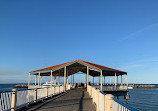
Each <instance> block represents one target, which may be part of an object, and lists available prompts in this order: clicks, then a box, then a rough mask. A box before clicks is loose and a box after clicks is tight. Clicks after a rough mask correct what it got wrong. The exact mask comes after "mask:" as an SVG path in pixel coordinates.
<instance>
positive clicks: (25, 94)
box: [0, 85, 72, 111]
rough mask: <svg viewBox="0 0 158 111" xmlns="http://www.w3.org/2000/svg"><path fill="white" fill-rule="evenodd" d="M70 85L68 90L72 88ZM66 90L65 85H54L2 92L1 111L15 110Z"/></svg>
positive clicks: (0, 97)
mask: <svg viewBox="0 0 158 111" xmlns="http://www.w3.org/2000/svg"><path fill="white" fill-rule="evenodd" d="M71 87H72V85H69V86H68V87H67V89H66V90H70V88H71ZM64 91H65V87H64V86H54V87H45V88H36V89H23V90H16V89H13V90H12V91H4V92H0V111H7V110H11V111H15V110H17V109H19V108H22V107H24V106H27V105H28V104H31V103H36V102H38V101H40V100H43V99H46V98H48V97H51V96H54V95H57V94H60V93H62V92H64Z"/></svg>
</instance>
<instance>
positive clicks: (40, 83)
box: [40, 76, 42, 87]
mask: <svg viewBox="0 0 158 111" xmlns="http://www.w3.org/2000/svg"><path fill="white" fill-rule="evenodd" d="M40 87H42V76H41V80H40Z"/></svg>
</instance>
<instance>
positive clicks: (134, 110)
mask: <svg viewBox="0 0 158 111" xmlns="http://www.w3.org/2000/svg"><path fill="white" fill-rule="evenodd" d="M113 100H114V101H115V102H117V103H118V104H120V105H122V106H124V107H125V108H127V109H128V110H130V111H139V110H138V109H135V108H133V107H131V106H130V105H128V104H125V103H123V102H121V101H119V100H118V99H116V98H113Z"/></svg>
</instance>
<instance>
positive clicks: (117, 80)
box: [117, 76, 118, 85]
mask: <svg viewBox="0 0 158 111" xmlns="http://www.w3.org/2000/svg"><path fill="white" fill-rule="evenodd" d="M117 85H118V76H117Z"/></svg>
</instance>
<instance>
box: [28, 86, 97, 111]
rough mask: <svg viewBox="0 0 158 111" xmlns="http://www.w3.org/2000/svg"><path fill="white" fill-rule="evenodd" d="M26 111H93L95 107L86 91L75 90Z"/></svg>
mask: <svg viewBox="0 0 158 111" xmlns="http://www.w3.org/2000/svg"><path fill="white" fill-rule="evenodd" d="M25 110H28V111H95V110H96V108H95V105H94V104H93V103H92V99H91V98H90V97H89V95H88V93H87V91H86V89H82V88H80V89H79V88H76V89H72V90H70V91H68V92H66V93H63V94H61V95H58V96H57V97H54V98H51V99H49V100H46V101H43V102H42V103H40V104H36V105H33V106H32V107H28V108H26V109H25Z"/></svg>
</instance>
